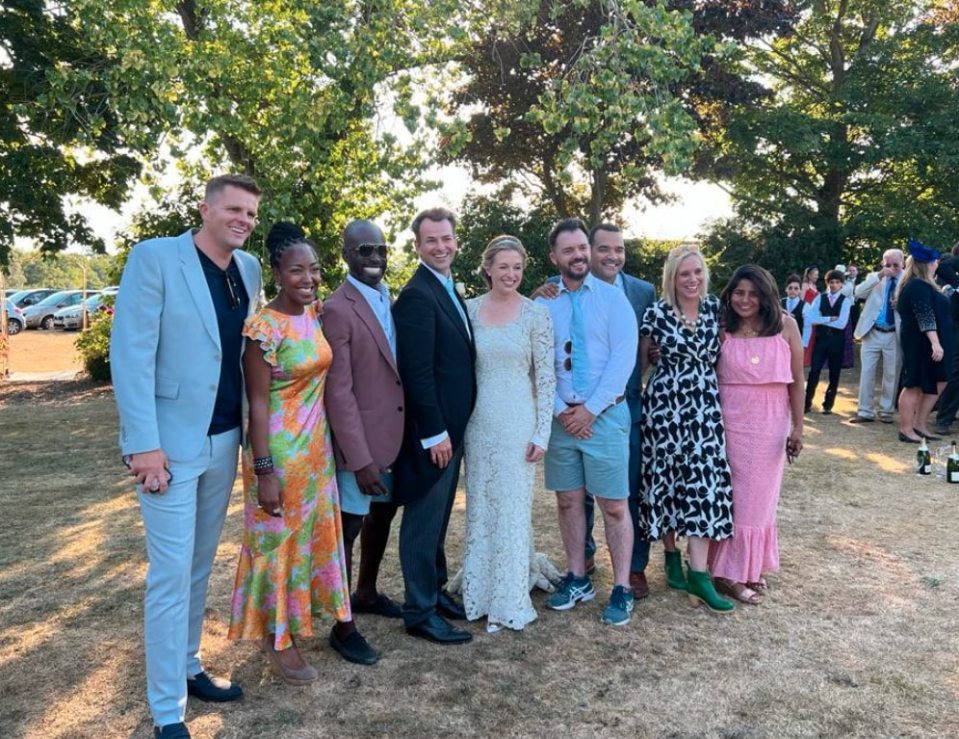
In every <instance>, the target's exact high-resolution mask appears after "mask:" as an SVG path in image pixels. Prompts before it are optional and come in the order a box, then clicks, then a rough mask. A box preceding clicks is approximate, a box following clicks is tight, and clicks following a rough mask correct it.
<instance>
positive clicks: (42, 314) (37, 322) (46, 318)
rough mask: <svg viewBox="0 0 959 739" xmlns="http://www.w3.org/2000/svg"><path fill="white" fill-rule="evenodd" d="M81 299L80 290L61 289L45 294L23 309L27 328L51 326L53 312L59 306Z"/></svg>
mask: <svg viewBox="0 0 959 739" xmlns="http://www.w3.org/2000/svg"><path fill="white" fill-rule="evenodd" d="M87 295H89V293H87ZM81 300H83V291H82V290H61V291H60V292H57V293H54V294H53V295H49V296H47V297H46V298H44V299H43V300H41V301H40V302H39V303H37V304H36V305H31V306H30V307H29V308H27V309H26V310H24V311H23V317H24V318H26V319H27V328H48V329H50V328H53V314H54V313H56V312H57V311H58V310H60V309H61V308H66V307H67V306H70V305H76V304H77V303H79V302H80V301H81Z"/></svg>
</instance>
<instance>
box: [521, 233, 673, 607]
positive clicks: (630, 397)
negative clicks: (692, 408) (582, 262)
mask: <svg viewBox="0 0 959 739" xmlns="http://www.w3.org/2000/svg"><path fill="white" fill-rule="evenodd" d="M589 243H590V257H589V269H590V272H592V274H593V276H594V277H598V278H599V279H601V280H603V281H604V282H608V283H609V284H611V285H616V286H617V287H619V288H620V289H621V290H622V291H623V292H624V293H626V298H627V299H628V300H629V304H630V305H631V306H633V311H634V312H635V313H636V324H637V326H638V327H639V328H642V326H643V313H645V312H646V309H647V308H648V307H649V306H650V305H651V304H652V303H653V301H655V300H656V289H655V288H654V287H653V286H652V285H651V284H650V283H648V282H646V281H645V280H640V279H639V278H637V277H633V276H632V275H628V274H626V273H625V272H623V266H624V265H625V264H626V243H625V241H624V239H623V233H622V230H621V229H620V228H619V226H616V225H614V224H612V223H598V224H597V225H595V226H593V228H592V229H590V232H589ZM558 285H559V277H558V276H556V277H551V278H550V279H549V280H548V281H547V283H546V285H543V286H542V287H540V288H539V289H537V290H536V292H534V293H533V296H532V297H534V298H535V297H538V296H543V297H553V296H555V295H557V294H558V289H559V288H558ZM642 393H643V373H642V370H641V368H640V364H639V355H638V353H637V356H636V366H635V367H634V368H633V374H632V375H630V378H629V382H628V383H627V385H626V403H627V404H628V406H629V415H630V418H631V421H632V425H631V426H630V432H629V513H630V516H631V517H632V519H633V534H634V537H633V555H632V560H631V562H630V568H629V569H630V572H629V584H630V587H632V589H633V595H634V597H635V598H636V599H637V600H639V599H641V598H645V597H646V596H648V595H649V584H648V583H647V582H646V565H647V564H648V563H649V542H648V541H645V540H644V539H643V538H642V537H641V536H640V534H639V492H640V491H639V481H640V470H641V463H642V455H641V453H640V436H639V433H640V421H641V420H642V412H643V411H642ZM593 519H594V502H593V496H592V495H590V494H589V493H588V491H587V495H586V570H587V573H590V572H592V571H593V570H594V569H595V555H596V541H595V540H594V539H593Z"/></svg>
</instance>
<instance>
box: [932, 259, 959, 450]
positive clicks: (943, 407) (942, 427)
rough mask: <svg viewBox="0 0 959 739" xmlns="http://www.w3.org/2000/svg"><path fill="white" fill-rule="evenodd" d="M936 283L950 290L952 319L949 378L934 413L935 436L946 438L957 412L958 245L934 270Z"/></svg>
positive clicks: (958, 361) (958, 368)
mask: <svg viewBox="0 0 959 739" xmlns="http://www.w3.org/2000/svg"><path fill="white" fill-rule="evenodd" d="M936 282H938V283H939V284H941V285H947V286H948V287H949V288H951V289H952V294H951V295H950V296H949V315H950V317H951V318H952V346H953V349H952V357H946V359H947V360H948V361H949V378H948V381H947V382H946V387H945V388H944V389H943V391H942V393H940V395H939V405H938V410H937V412H936V426H935V428H934V429H933V431H934V432H935V433H936V434H939V435H942V436H946V435H948V434H950V433H952V424H953V423H955V421H956V413H957V412H959V243H957V244H955V245H954V246H953V247H952V253H951V255H950V256H949V257H948V258H946V259H943V260H941V261H940V262H939V267H938V269H937V270H936Z"/></svg>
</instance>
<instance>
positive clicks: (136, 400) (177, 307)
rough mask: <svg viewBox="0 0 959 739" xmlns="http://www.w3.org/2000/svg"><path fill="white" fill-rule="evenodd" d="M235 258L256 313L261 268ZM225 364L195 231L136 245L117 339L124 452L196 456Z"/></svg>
mask: <svg viewBox="0 0 959 739" xmlns="http://www.w3.org/2000/svg"><path fill="white" fill-rule="evenodd" d="M233 254H234V256H233V258H234V260H235V262H236V265H237V267H239V270H240V275H241V277H242V278H243V286H244V287H245V288H246V292H247V295H249V297H250V314H252V313H253V312H254V311H255V310H256V309H257V307H258V305H259V298H260V291H261V276H260V265H259V262H258V261H257V260H256V258H255V257H253V256H252V255H250V254H247V253H246V252H243V251H239V250H237V251H235V252H234V253H233ZM220 361H221V348H220V331H219V328H218V326H217V320H216V311H215V310H214V308H213V299H212V298H211V297H210V289H209V287H208V286H207V282H206V277H205V276H204V274H203V267H202V265H201V264H200V258H199V255H198V254H197V250H196V246H195V245H194V243H193V233H192V231H186V232H185V233H183V234H181V235H180V236H177V237H167V238H159V239H150V240H149V241H143V242H141V243H139V244H137V245H136V246H134V247H133V249H132V251H131V252H130V256H129V259H128V260H127V264H126V267H125V268H124V270H123V277H122V278H121V280H120V291H119V293H117V299H116V309H115V314H114V319H113V333H112V335H111V337H110V371H111V374H112V375H113V390H114V395H115V396H116V402H117V410H118V412H119V414H120V450H121V452H122V453H123V454H134V453H136V452H147V451H151V450H153V449H163V451H164V452H166V454H167V456H168V457H169V458H170V459H171V460H177V461H186V460H190V459H192V458H194V457H196V456H197V454H199V453H200V451H201V449H202V446H203V443H204V441H205V439H206V437H207V432H208V431H209V426H210V420H211V419H212V417H213V404H214V401H215V400H216V392H217V386H218V384H219V381H220ZM244 401H245V398H244Z"/></svg>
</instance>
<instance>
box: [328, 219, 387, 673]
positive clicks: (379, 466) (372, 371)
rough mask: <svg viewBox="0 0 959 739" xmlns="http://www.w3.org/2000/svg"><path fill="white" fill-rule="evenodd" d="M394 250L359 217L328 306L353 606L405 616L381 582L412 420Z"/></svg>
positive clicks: (333, 416) (331, 407)
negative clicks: (395, 302) (390, 283)
mask: <svg viewBox="0 0 959 739" xmlns="http://www.w3.org/2000/svg"><path fill="white" fill-rule="evenodd" d="M387 251H388V249H387V245H386V243H385V240H384V238H383V232H382V231H381V230H380V229H379V228H378V227H377V226H376V225H375V224H373V223H371V222H369V221H352V222H351V223H350V224H349V225H348V226H347V227H346V230H345V231H344V234H343V259H344V260H345V261H346V264H347V266H348V267H349V274H348V275H347V277H346V280H345V281H344V282H343V284H342V285H340V286H339V287H338V288H337V289H336V291H335V292H334V293H333V294H332V295H331V296H330V297H329V298H328V299H327V300H326V302H325V303H324V305H323V331H324V333H325V334H326V338H327V340H328V341H329V342H330V346H331V347H332V349H333V366H332V367H331V368H330V372H329V375H328V376H327V380H326V396H325V398H326V409H327V416H328V418H329V422H330V427H331V429H332V431H333V448H334V453H335V456H336V480H337V486H338V487H339V491H340V509H341V512H342V516H343V539H344V542H343V543H344V547H345V549H346V566H347V573H348V574H349V575H350V577H352V562H353V542H354V541H355V540H356V538H357V536H359V537H360V543H361V548H362V558H361V560H360V570H359V575H358V577H357V580H356V591H355V592H354V593H353V596H352V599H351V603H352V607H353V612H354V613H373V614H377V615H380V616H386V617H387V618H400V617H401V616H402V611H401V609H400V606H399V605H398V604H397V603H395V602H393V601H392V600H391V599H390V598H389V597H388V596H387V595H385V594H384V593H380V592H378V591H377V588H376V579H377V575H378V574H379V567H380V562H381V561H382V559H383V553H384V551H385V550H386V543H387V540H388V539H389V535H390V524H391V522H392V521H393V517H394V516H395V515H396V505H395V504H394V503H393V502H392V501H391V499H390V492H391V488H392V475H391V470H390V467H391V465H392V464H393V461H394V460H395V459H396V455H397V454H398V453H399V450H400V444H401V443H402V440H403V421H404V412H403V405H404V401H403V383H402V381H401V380H400V375H399V372H398V371H397V368H396V330H395V327H394V324H393V318H392V316H391V313H390V304H391V300H390V294H389V290H388V289H387V288H386V286H385V285H384V284H383V282H382V280H383V275H384V273H385V272H386V264H387ZM371 503H372V505H371ZM374 661H375V660H374Z"/></svg>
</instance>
